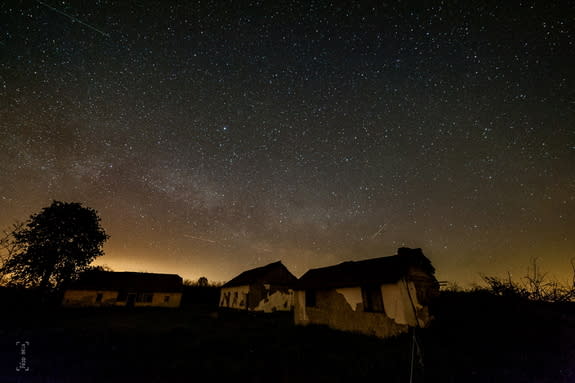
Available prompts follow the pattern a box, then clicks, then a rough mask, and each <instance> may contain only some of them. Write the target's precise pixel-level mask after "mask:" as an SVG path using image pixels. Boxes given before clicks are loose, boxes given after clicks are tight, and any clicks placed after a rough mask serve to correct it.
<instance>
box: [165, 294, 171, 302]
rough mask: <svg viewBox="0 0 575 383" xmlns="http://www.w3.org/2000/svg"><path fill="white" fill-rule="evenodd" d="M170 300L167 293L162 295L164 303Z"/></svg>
mask: <svg viewBox="0 0 575 383" xmlns="http://www.w3.org/2000/svg"><path fill="white" fill-rule="evenodd" d="M169 301H170V296H169V295H165V296H164V303H168V302H169Z"/></svg>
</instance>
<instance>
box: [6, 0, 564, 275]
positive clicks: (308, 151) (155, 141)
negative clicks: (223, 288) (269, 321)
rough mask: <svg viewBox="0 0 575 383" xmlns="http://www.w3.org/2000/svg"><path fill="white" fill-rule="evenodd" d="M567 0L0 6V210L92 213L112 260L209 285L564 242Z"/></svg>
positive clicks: (460, 258)
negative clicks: (393, 258) (251, 271)
mask: <svg viewBox="0 0 575 383" xmlns="http://www.w3.org/2000/svg"><path fill="white" fill-rule="evenodd" d="M574 15H575V7H574V6H573V3H572V2H570V1H524V2H518V1H489V2H479V1H469V2H460V1H430V2H426V3H425V4H421V3H418V2H400V1H397V2H396V1H386V2H366V1H365V2H364V1H362V2H327V1H319V2H318V1H301V2H283V1H270V2H268V3H263V2H257V1H255V2H223V1H206V2H204V1H196V2H188V1H185V2H184V1H180V2H176V1H160V0H156V1H152V0H137V1H136V0H134V1H119V2H116V1H54V0H45V2H41V1H31V0H23V1H14V0H8V1H7V2H3V5H2V6H1V8H0V26H1V27H0V228H8V226H9V225H11V224H12V223H13V222H15V221H16V220H25V219H27V218H28V216H29V215H30V214H32V213H35V212H38V211H40V209H41V208H42V207H45V206H48V205H49V204H50V203H51V201H52V200H54V199H55V200H61V201H67V202H72V201H74V202H82V203H83V204H84V205H85V206H89V207H92V208H94V209H96V210H97V211H98V212H99V214H100V216H101V217H102V225H103V227H104V228H105V229H106V231H107V232H108V233H109V234H110V235H111V239H110V240H109V241H108V242H107V244H106V246H105V251H106V255H105V256H104V257H102V258H99V259H98V261H97V263H99V264H106V265H109V266H110V267H112V268H113V269H114V270H117V271H121V270H133V271H149V272H166V273H177V274H180V275H181V276H182V277H184V278H190V279H197V278H198V277H200V276H206V277H207V278H208V279H209V280H216V281H218V280H219V281H223V280H228V279H230V278H231V277H233V276H234V275H236V274H237V273H239V272H241V271H243V270H246V269H248V268H252V267H256V266H261V265H264V264H267V263H270V262H274V261H277V260H282V261H283V263H284V264H285V265H286V266H287V267H288V268H289V269H290V270H291V271H292V272H293V273H294V274H295V275H296V276H300V275H301V274H303V273H304V272H305V271H306V270H307V269H309V268H312V267H321V266H327V265H331V264H335V263H339V262H342V261H346V260H354V259H357V260H359V259H365V258H372V257H378V256H387V255H393V254H395V251H396V249H397V248H398V247H400V246H408V247H421V248H422V249H423V251H424V253H425V254H426V255H427V256H428V257H429V258H430V259H431V260H432V262H433V264H434V265H435V267H436V268H437V270H438V274H437V276H438V279H440V280H449V281H456V282H458V283H459V284H467V283H471V282H474V281H479V274H480V273H484V274H488V275H501V276H504V275H506V273H507V271H509V272H511V273H512V275H513V276H514V277H517V278H519V277H521V276H522V275H524V274H525V271H526V268H527V266H528V265H529V261H530V259H533V258H534V257H538V259H539V264H540V266H541V267H542V268H543V269H544V270H545V271H548V272H549V273H550V275H552V276H556V277H557V278H559V279H560V280H567V279H569V277H570V275H571V266H570V262H569V260H570V259H571V258H573V257H575V251H574V249H575V235H574V233H575V91H574V89H575V83H574V77H575V76H574V74H575V73H574V72H575V43H574V41H575V34H574V33H575V28H574V24H575V22H574V18H573V16H574Z"/></svg>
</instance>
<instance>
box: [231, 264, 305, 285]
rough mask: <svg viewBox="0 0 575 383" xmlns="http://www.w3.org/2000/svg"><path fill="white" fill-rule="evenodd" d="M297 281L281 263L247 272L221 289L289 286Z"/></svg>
mask: <svg viewBox="0 0 575 383" xmlns="http://www.w3.org/2000/svg"><path fill="white" fill-rule="evenodd" d="M296 281H297V278H296V277H295V275H293V274H292V273H291V272H290V271H289V270H288V269H287V267H285V266H284V265H283V263H282V262H281V261H278V262H274V263H270V264H269V265H266V266H262V267H257V268H255V269H251V270H247V271H244V272H243V273H241V274H240V275H238V276H237V277H235V278H233V279H232V280H230V281H229V282H227V283H226V284H224V285H223V286H222V287H232V286H245V285H250V284H253V283H269V284H273V285H283V286H291V285H293V284H294V283H295V282H296Z"/></svg>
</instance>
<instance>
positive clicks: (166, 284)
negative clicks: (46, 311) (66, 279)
mask: <svg viewBox="0 0 575 383" xmlns="http://www.w3.org/2000/svg"><path fill="white" fill-rule="evenodd" d="M181 299H182V278H181V277H180V276H178V275H176V274H152V273H133V272H110V271H91V272H86V273H83V274H82V275H81V276H80V278H79V279H78V280H77V281H76V282H74V283H72V284H71V285H70V286H69V287H68V288H67V289H66V290H65V291H64V298H63V300H62V305H64V306H96V307H99V306H128V307H151V306H153V307H179V306H180V301H181Z"/></svg>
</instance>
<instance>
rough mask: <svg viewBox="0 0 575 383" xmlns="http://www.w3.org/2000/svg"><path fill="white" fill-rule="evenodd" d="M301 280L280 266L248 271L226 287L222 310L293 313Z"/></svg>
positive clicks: (223, 294) (277, 263)
mask: <svg viewBox="0 0 575 383" xmlns="http://www.w3.org/2000/svg"><path fill="white" fill-rule="evenodd" d="M296 281H297V278H296V277H295V276H294V275H293V274H292V273H290V271H289V270H288V269H287V268H286V267H285V266H284V265H283V264H282V263H281V261H280V262H275V263H270V264H269V265H267V266H263V267H258V268H256V269H251V270H248V271H244V272H243V273H241V274H240V275H238V276H237V277H235V278H234V279H232V280H231V281H229V282H227V283H226V284H224V285H223V286H222V288H221V291H220V307H221V308H231V309H237V310H247V311H262V312H267V313H269V312H274V311H290V310H292V309H293V290H292V287H293V284H294V283H295V282H296Z"/></svg>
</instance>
